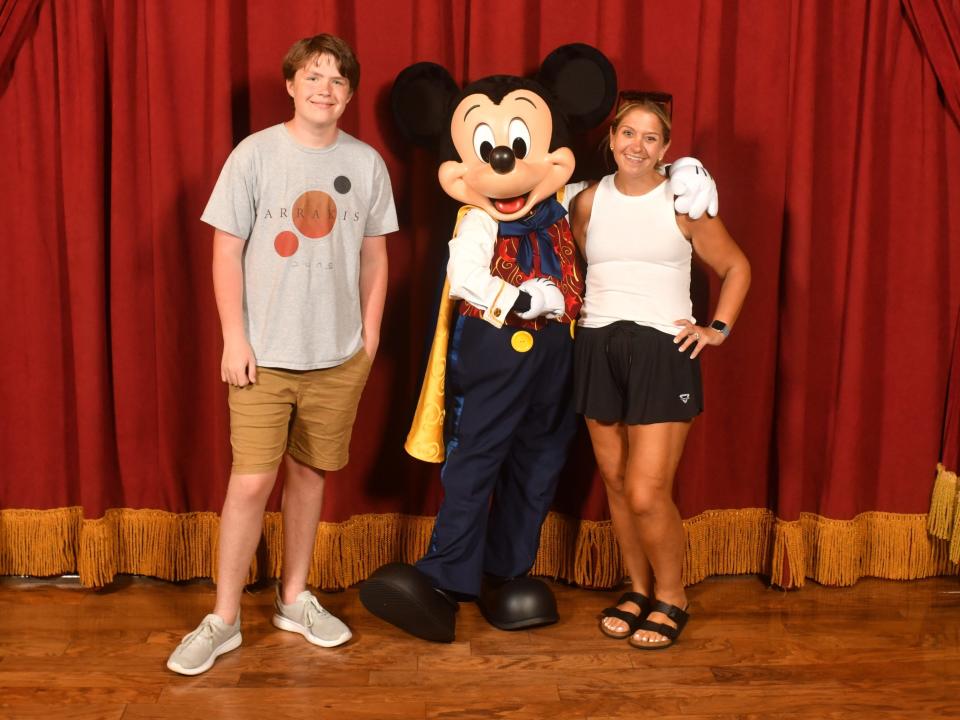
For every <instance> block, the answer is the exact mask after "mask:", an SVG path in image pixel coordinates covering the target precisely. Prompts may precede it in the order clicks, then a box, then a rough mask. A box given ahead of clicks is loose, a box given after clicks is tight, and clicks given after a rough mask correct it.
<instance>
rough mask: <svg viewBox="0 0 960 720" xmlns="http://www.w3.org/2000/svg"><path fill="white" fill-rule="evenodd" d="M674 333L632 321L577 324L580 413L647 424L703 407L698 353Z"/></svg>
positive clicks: (683, 417)
mask: <svg viewBox="0 0 960 720" xmlns="http://www.w3.org/2000/svg"><path fill="white" fill-rule="evenodd" d="M678 347H679V346H678V345H676V344H675V343H674V342H673V336H672V335H668V334H667V333H665V332H660V331H659V330H656V329H654V328H651V327H647V326H645V325H638V324H637V323H635V322H631V321H629V320H621V321H619V322H615V323H611V324H610V325H606V326H604V327H601V328H585V327H577V333H576V340H575V342H574V348H573V353H574V354H573V377H574V402H575V403H576V409H577V412H578V413H581V414H582V415H585V416H586V417H588V418H592V419H594V420H599V421H601V422H622V423H626V424H627V425H649V424H652V423H661V422H678V421H685V420H692V419H693V418H694V417H696V416H697V415H699V414H700V413H701V412H703V388H702V384H701V381H700V358H695V359H693V360H691V359H690V353H691V352H693V346H692V345H691V347H689V348H687V350H686V352H679V350H678V349H677V348H678Z"/></svg>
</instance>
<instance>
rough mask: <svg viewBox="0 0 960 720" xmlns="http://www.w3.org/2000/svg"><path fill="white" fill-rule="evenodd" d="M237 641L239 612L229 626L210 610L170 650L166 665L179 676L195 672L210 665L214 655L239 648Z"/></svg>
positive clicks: (239, 640)
mask: <svg viewBox="0 0 960 720" xmlns="http://www.w3.org/2000/svg"><path fill="white" fill-rule="evenodd" d="M241 642H243V638H242V637H241V635H240V615H239V613H238V614H237V619H236V621H235V622H234V623H233V625H227V623H225V622H224V621H223V618H221V617H220V616H219V615H214V614H212V613H211V614H210V615H207V616H206V617H205V618H204V619H203V621H202V622H201V623H200V624H199V625H198V626H197V629H196V630H194V631H193V632H192V633H190V634H189V635H187V636H185V637H184V638H183V640H181V641H180V645H178V646H177V649H176V650H174V651H173V652H172V653H170V659H169V660H167V667H168V668H170V669H171V670H173V671H174V672H175V673H180V674H181V675H199V674H200V673H204V672H206V671H207V670H209V669H210V668H212V667H213V663H214V661H215V660H216V659H217V658H218V657H220V656H221V655H223V654H224V653H228V652H230V651H231V650H236V649H237V648H238V647H240V643H241Z"/></svg>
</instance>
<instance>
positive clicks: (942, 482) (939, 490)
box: [927, 463, 960, 540]
mask: <svg viewBox="0 0 960 720" xmlns="http://www.w3.org/2000/svg"><path fill="white" fill-rule="evenodd" d="M958 490H960V488H958V487H957V474H956V473H955V472H951V471H950V470H947V469H946V468H945V467H944V466H943V465H942V464H940V463H938V464H937V479H936V480H935V481H934V483H933V493H932V494H931V497H930V512H929V513H928V514H927V531H928V532H929V533H930V534H931V535H933V536H934V537H936V538H940V539H941V540H954V537H953V536H954V533H955V531H956V529H957V527H958V525H957V513H958V511H960V502H958V498H957V492H958Z"/></svg>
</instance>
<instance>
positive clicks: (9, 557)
mask: <svg viewBox="0 0 960 720" xmlns="http://www.w3.org/2000/svg"><path fill="white" fill-rule="evenodd" d="M82 523H83V509H82V508H79V507H68V508H59V509H57V510H0V575H35V576H38V577H47V576H50V575H64V574H68V573H72V572H74V571H75V570H76V568H77V555H76V548H77V545H78V538H79V535H80V526H81V524H82Z"/></svg>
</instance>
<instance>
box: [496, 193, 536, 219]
mask: <svg viewBox="0 0 960 720" xmlns="http://www.w3.org/2000/svg"><path fill="white" fill-rule="evenodd" d="M529 194H530V193H527V194H526V195H518V196H517V197H512V198H490V201H491V202H492V203H493V206H494V207H495V208H496V209H497V211H498V212H502V213H503V214H504V215H512V214H513V213H515V212H519V210H520V209H521V208H522V207H523V206H524V205H526V203H527V196H528V195H529Z"/></svg>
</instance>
